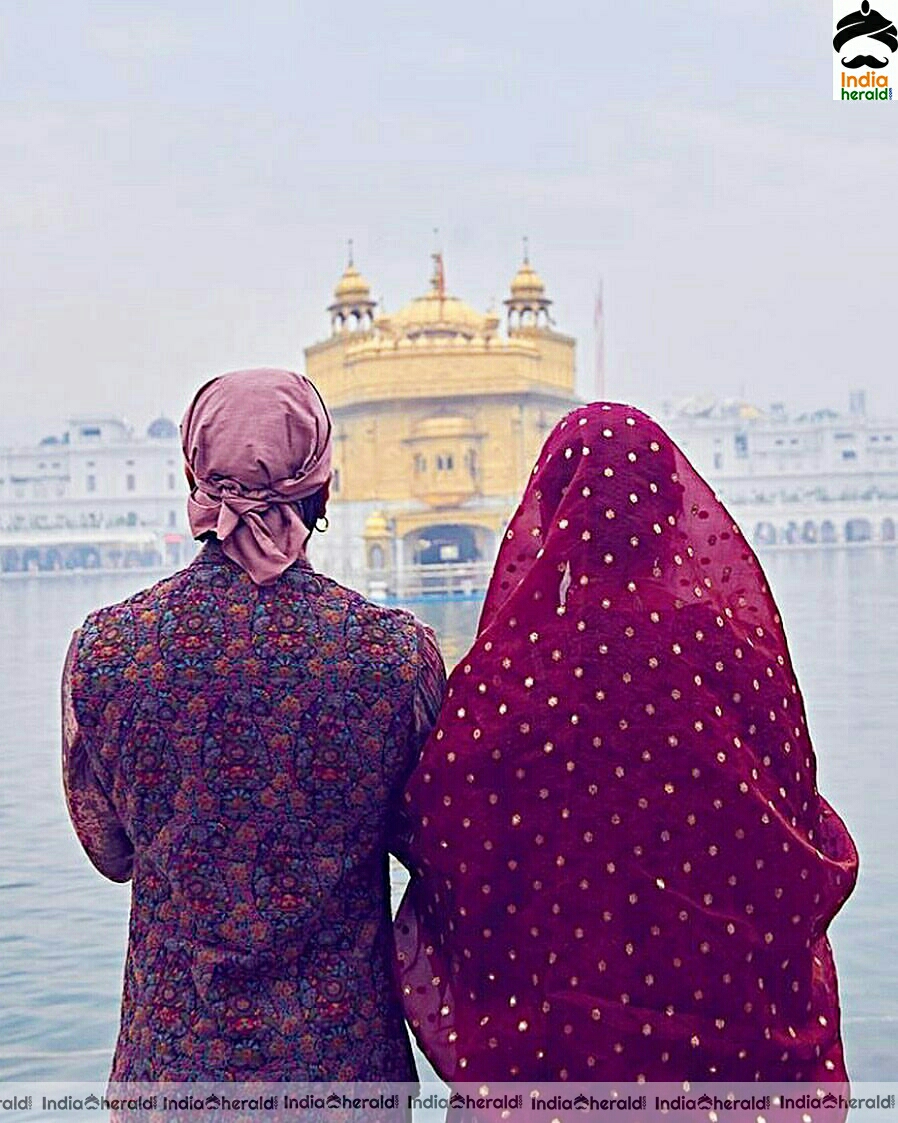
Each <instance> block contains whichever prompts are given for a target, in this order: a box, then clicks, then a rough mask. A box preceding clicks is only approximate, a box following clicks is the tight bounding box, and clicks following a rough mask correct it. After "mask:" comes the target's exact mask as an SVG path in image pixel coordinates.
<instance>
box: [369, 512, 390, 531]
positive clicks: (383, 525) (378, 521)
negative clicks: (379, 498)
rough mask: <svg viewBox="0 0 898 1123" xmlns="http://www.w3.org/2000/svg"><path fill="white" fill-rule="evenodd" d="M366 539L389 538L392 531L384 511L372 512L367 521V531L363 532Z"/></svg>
mask: <svg viewBox="0 0 898 1123" xmlns="http://www.w3.org/2000/svg"><path fill="white" fill-rule="evenodd" d="M362 533H363V536H364V537H365V538H383V537H387V536H389V533H390V529H389V526H388V524H387V520H386V516H385V515H384V513H383V511H372V512H371V514H370V515H369V516H368V518H367V519H365V529H364V531H363V532H362Z"/></svg>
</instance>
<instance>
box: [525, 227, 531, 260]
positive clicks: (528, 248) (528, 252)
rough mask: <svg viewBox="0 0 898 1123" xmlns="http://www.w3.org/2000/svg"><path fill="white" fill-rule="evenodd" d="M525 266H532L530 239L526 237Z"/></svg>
mask: <svg viewBox="0 0 898 1123" xmlns="http://www.w3.org/2000/svg"><path fill="white" fill-rule="evenodd" d="M524 264H525V265H529V264H530V239H529V238H528V237H527V235H526V234H525V235H524Z"/></svg>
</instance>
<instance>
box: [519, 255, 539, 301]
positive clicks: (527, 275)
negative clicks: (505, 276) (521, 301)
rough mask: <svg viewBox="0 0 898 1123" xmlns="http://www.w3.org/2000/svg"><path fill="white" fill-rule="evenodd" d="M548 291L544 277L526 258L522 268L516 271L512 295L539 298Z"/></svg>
mask: <svg viewBox="0 0 898 1123" xmlns="http://www.w3.org/2000/svg"><path fill="white" fill-rule="evenodd" d="M545 291H546V286H545V285H544V284H543V279H542V277H540V275H539V273H537V272H536V270H535V269H534V268H533V266H532V265H531V264H530V262H529V261H528V260H527V259H526V258H524V263H523V265H522V266H521V268H520V269H519V270H518V271H517V273H515V275H514V277H513V278H512V282H511V295H512V296H513V297H516V298H525V299H526V298H527V297H531V298H536V299H539V298H540V297H541V296H542V295H543V293H544V292H545Z"/></svg>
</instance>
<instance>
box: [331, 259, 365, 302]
mask: <svg viewBox="0 0 898 1123" xmlns="http://www.w3.org/2000/svg"><path fill="white" fill-rule="evenodd" d="M370 299H371V286H370V285H369V284H368V282H367V281H366V280H365V278H364V277H363V276H362V274H361V273H360V272H359V271H358V269H356V267H355V266H354V265H353V264H352V262H350V263H349V264H348V265H347V266H346V268H345V269H344V271H343V276H342V277H341V278H340V280H339V281H338V282H337V287H336V288H335V289H334V301H335V302H336V303H337V304H354V303H358V302H367V301H369V300H370Z"/></svg>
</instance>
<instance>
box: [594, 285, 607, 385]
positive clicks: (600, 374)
mask: <svg viewBox="0 0 898 1123" xmlns="http://www.w3.org/2000/svg"><path fill="white" fill-rule="evenodd" d="M604 287H605V286H604V281H603V278H601V277H600V278H599V286H598V290H597V292H596V303H595V309H594V311H593V329H594V332H595V371H594V384H593V394H594V396H595V400H596V401H602V400H603V399H604V397H605V298H604Z"/></svg>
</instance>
